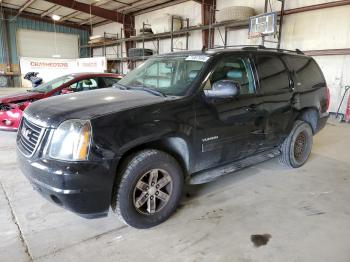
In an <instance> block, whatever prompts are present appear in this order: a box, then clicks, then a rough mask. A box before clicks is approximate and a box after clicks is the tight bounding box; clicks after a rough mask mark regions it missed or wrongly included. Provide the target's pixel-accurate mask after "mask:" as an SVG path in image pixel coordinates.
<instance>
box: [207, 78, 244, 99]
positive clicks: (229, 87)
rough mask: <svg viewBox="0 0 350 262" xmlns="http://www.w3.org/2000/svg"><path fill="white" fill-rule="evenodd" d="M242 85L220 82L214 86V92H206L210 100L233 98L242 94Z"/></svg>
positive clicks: (228, 81)
mask: <svg viewBox="0 0 350 262" xmlns="http://www.w3.org/2000/svg"><path fill="white" fill-rule="evenodd" d="M240 89H241V88H240V84H239V83H237V82H235V81H232V80H220V81H217V82H215V83H214V84H213V86H212V90H205V91H204V92H205V96H206V97H208V98H233V97H236V96H238V95H239V93H240Z"/></svg>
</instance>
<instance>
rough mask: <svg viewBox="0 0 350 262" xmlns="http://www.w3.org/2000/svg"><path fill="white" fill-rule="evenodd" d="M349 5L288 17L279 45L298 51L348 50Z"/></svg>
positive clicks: (349, 34)
mask: <svg viewBox="0 0 350 262" xmlns="http://www.w3.org/2000/svg"><path fill="white" fill-rule="evenodd" d="M349 14H350V6H341V7H334V8H328V9H321V10H316V11H311V12H305V13H299V14H293V15H288V16H286V18H285V23H284V27H283V30H284V32H283V40H282V46H283V48H286V49H295V48H299V49H301V50H315V49H336V48H347V47H350V16H349Z"/></svg>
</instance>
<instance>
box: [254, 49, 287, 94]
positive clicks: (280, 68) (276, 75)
mask: <svg viewBox="0 0 350 262" xmlns="http://www.w3.org/2000/svg"><path fill="white" fill-rule="evenodd" d="M256 66H257V69H258V75H259V82H260V88H261V90H262V91H263V92H264V93H265V94H268V93H275V92H281V91H283V92H285V91H286V90H288V89H289V72H288V69H287V68H286V67H285V65H284V64H283V62H282V60H281V59H279V58H278V57H277V56H271V55H259V56H258V57H257V59H256Z"/></svg>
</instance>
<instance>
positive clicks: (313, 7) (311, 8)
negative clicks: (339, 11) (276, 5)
mask: <svg viewBox="0 0 350 262" xmlns="http://www.w3.org/2000/svg"><path fill="white" fill-rule="evenodd" d="M345 5H350V0H342V1H334V2H328V3H323V4H317V5H309V6H303V7H299V8H293V9H289V10H285V11H284V15H291V14H298V13H303V12H309V11H314V10H320V9H325V8H332V7H338V6H345Z"/></svg>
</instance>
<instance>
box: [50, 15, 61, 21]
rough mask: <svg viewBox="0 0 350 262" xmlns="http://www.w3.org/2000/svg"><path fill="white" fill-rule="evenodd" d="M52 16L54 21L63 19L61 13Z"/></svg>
mask: <svg viewBox="0 0 350 262" xmlns="http://www.w3.org/2000/svg"><path fill="white" fill-rule="evenodd" d="M51 18H52V20H53V21H60V20H61V17H60V16H59V15H52V16H51Z"/></svg>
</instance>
